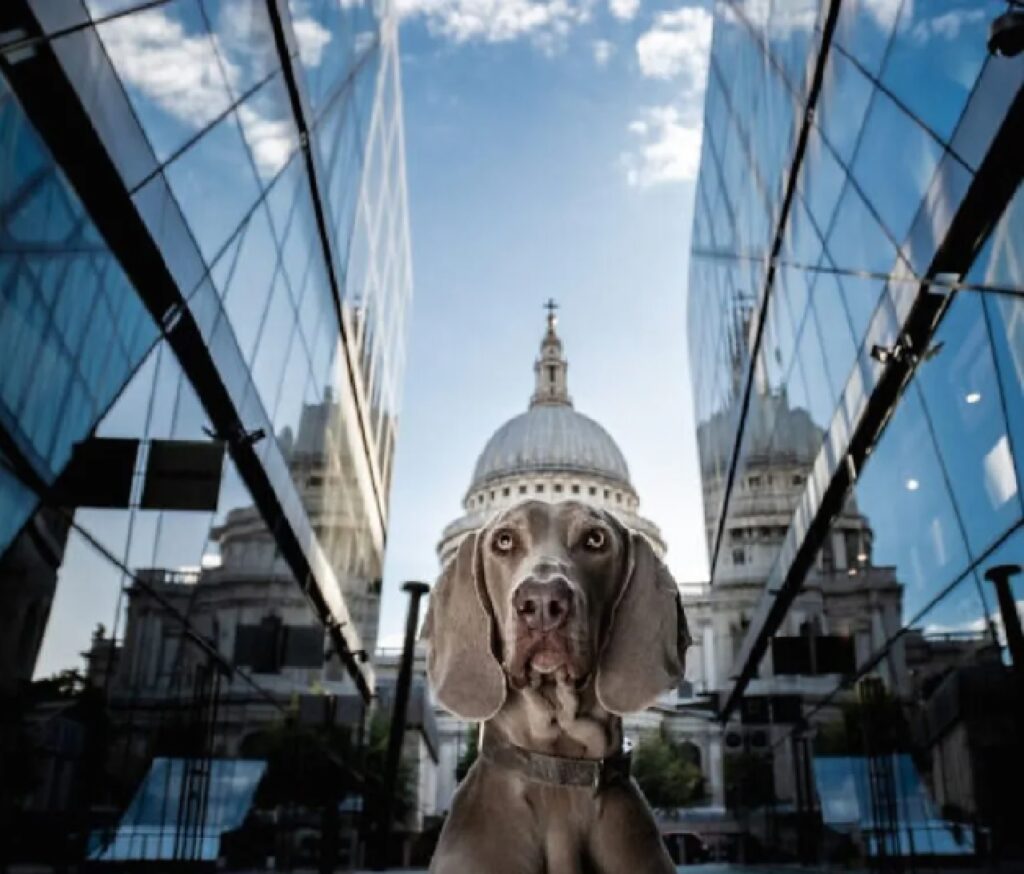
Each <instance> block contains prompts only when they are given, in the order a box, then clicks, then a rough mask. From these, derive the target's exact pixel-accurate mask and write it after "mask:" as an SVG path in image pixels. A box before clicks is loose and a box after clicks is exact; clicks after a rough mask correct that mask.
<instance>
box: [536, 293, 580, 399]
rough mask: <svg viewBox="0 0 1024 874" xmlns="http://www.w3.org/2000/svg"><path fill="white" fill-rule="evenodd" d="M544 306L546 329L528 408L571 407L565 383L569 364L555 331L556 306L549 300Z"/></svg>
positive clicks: (566, 382)
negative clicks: (541, 405)
mask: <svg viewBox="0 0 1024 874" xmlns="http://www.w3.org/2000/svg"><path fill="white" fill-rule="evenodd" d="M544 306H545V308H546V309H547V311H548V329H547V332H546V333H545V334H544V339H543V340H542V341H541V344H540V358H538V359H537V360H536V361H535V362H534V365H533V371H534V373H535V374H536V381H537V385H536V388H535V389H534V392H533V397H532V398H530V406H531V407H535V406H537V405H538V404H565V405H566V406H570V407H571V406H572V398H570V397H569V386H568V381H567V376H568V370H569V362H568V361H566V360H565V355H564V354H563V352H562V341H561V339H560V338H559V336H558V334H557V333H556V331H555V327H556V326H557V325H558V316H556V315H555V310H556V309H557V308H558V304H556V303H555V302H554V301H553V300H549V301H548V302H547V303H546V304H545V305H544Z"/></svg>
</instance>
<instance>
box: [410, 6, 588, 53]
mask: <svg viewBox="0 0 1024 874" xmlns="http://www.w3.org/2000/svg"><path fill="white" fill-rule="evenodd" d="M592 4H593V0H398V2H397V8H398V13H399V15H400V16H402V17H403V18H408V17H411V16H415V15H419V16H422V17H423V18H425V19H426V22H427V27H428V28H429V29H430V31H431V33H433V34H434V35H436V36H443V37H445V38H447V39H450V40H452V41H453V42H456V43H465V42H470V41H474V40H479V41H481V42H491V43H497V42H509V41H511V40H515V39H519V38H521V37H529V38H530V39H532V40H533V41H534V42H535V43H536V44H537V45H538V46H540V47H541V48H542V49H545V50H548V51H553V50H555V49H557V48H558V47H559V46H560V44H561V42H562V41H564V39H565V37H566V36H567V35H568V33H569V32H570V31H571V30H572V29H573V27H575V26H576V25H578V24H582V23H584V22H586V21H588V20H589V19H590V13H591V7H592Z"/></svg>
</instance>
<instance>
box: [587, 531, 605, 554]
mask: <svg viewBox="0 0 1024 874" xmlns="http://www.w3.org/2000/svg"><path fill="white" fill-rule="evenodd" d="M607 543H608V537H607V536H606V535H605V533H604V531H602V530H601V529H600V528H591V529H590V530H589V531H588V532H587V536H586V537H585V538H583V545H584V546H585V547H586V548H587V549H589V550H592V551H593V552H600V551H601V550H602V549H604V547H605V544H607Z"/></svg>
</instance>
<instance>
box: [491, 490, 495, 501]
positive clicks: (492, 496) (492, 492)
mask: <svg viewBox="0 0 1024 874" xmlns="http://www.w3.org/2000/svg"><path fill="white" fill-rule="evenodd" d="M491 500H492V501H493V500H494V489H491Z"/></svg>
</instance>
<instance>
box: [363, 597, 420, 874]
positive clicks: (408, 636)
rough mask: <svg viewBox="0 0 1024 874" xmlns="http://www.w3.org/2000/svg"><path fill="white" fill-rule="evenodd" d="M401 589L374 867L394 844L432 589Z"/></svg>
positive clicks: (383, 863) (384, 860) (380, 867)
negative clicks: (416, 666)
mask: <svg viewBox="0 0 1024 874" xmlns="http://www.w3.org/2000/svg"><path fill="white" fill-rule="evenodd" d="M402 591H403V592H408V593H409V612H408V613H407V614H406V618H405V640H404V642H403V643H402V660H401V662H400V663H399V666H398V680H397V681H396V683H395V700H394V702H393V703H392V706H391V725H390V728H389V730H388V755H387V760H386V762H385V765H384V803H383V805H382V809H381V819H380V823H379V825H378V829H377V847H376V852H375V853H374V857H375V858H374V870H376V871H383V870H384V869H385V868H386V867H387V856H388V850H389V848H390V844H391V826H392V821H393V820H394V816H395V790H396V788H397V787H396V783H397V782H398V763H399V762H400V761H401V758H402V741H403V740H404V738H405V714H406V710H407V709H408V705H409V687H410V685H411V684H412V659H413V650H414V648H415V646H416V627H417V626H418V625H419V621H420V598H422V597H423V596H424V595H425V594H426V593H427V592H429V591H430V586H428V585H427V584H426V583H420V582H416V581H410V582H408V583H403V584H402Z"/></svg>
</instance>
